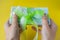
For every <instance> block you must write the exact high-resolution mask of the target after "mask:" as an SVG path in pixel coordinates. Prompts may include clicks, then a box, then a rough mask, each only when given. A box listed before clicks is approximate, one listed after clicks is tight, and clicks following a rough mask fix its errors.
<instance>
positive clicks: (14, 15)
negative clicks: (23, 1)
mask: <svg viewBox="0 0 60 40" xmlns="http://www.w3.org/2000/svg"><path fill="white" fill-rule="evenodd" d="M17 24H18V18H17V15H16V14H15V13H13V18H12V25H17Z"/></svg>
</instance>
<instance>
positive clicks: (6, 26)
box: [5, 20, 10, 28]
mask: <svg viewBox="0 0 60 40" xmlns="http://www.w3.org/2000/svg"><path fill="white" fill-rule="evenodd" d="M9 26H10V23H9V20H8V21H7V22H6V23H5V28H8V27H9Z"/></svg>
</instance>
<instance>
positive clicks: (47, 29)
mask: <svg viewBox="0 0 60 40" xmlns="http://www.w3.org/2000/svg"><path fill="white" fill-rule="evenodd" d="M32 29H33V30H35V31H36V28H34V27H32ZM56 30H57V26H56V24H55V23H54V22H53V21H52V20H50V25H49V24H48V20H47V16H46V15H44V16H43V17H42V30H40V29H39V30H38V32H39V33H40V34H41V35H42V40H54V39H55V36H56Z"/></svg>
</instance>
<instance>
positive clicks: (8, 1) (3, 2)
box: [0, 0, 60, 40]
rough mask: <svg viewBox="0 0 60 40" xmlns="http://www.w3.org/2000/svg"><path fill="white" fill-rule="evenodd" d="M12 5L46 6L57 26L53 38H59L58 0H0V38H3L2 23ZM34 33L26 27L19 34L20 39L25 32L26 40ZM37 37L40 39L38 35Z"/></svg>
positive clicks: (56, 39) (59, 8)
mask: <svg viewBox="0 0 60 40" xmlns="http://www.w3.org/2000/svg"><path fill="white" fill-rule="evenodd" d="M12 6H25V7H48V9H49V15H50V17H51V18H52V19H53V20H54V22H55V23H56V24H57V26H58V29H57V34H56V38H55V40H60V0H30V1H29V0H0V40H5V31H4V23H5V22H6V20H7V19H8V18H9V17H10V9H11V7H12ZM35 33H36V32H35V31H32V29H31V28H29V27H28V29H27V30H25V31H24V32H23V33H22V34H21V40H24V36H23V35H26V34H27V35H26V38H27V40H32V38H33V37H34V35H35ZM39 39H41V37H40V36H39Z"/></svg>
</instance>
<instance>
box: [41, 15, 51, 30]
mask: <svg viewBox="0 0 60 40" xmlns="http://www.w3.org/2000/svg"><path fill="white" fill-rule="evenodd" d="M42 28H47V29H50V28H49V25H48V20H47V16H46V15H44V16H43V17H42Z"/></svg>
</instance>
